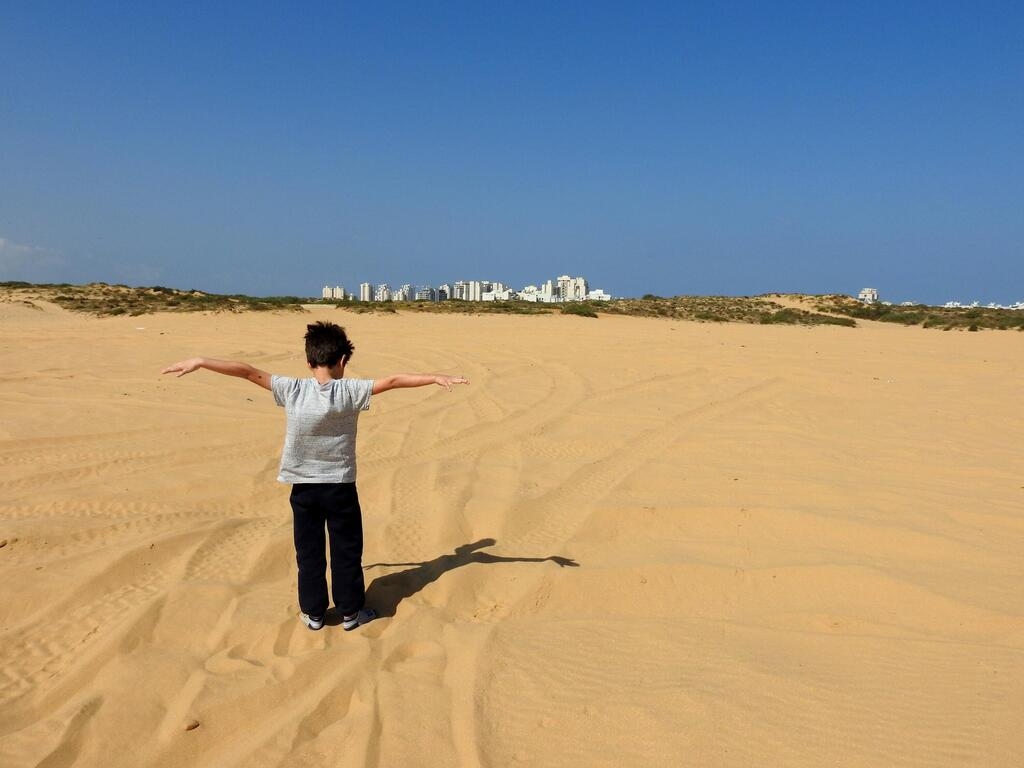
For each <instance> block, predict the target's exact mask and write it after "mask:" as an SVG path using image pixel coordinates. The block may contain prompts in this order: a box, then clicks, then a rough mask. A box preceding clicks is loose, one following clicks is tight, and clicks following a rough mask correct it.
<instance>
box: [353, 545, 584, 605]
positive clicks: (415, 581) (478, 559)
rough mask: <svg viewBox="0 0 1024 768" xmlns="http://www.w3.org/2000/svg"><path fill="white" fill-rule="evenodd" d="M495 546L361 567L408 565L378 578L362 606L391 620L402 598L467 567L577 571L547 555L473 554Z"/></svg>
mask: <svg viewBox="0 0 1024 768" xmlns="http://www.w3.org/2000/svg"><path fill="white" fill-rule="evenodd" d="M496 543H497V542H496V541H495V540H494V539H480V541H476V542H473V543H472V544H463V545H462V546H461V547H456V549H455V552H453V553H452V554H450V555H441V556H440V557H436V558H434V559H433V560H427V561H426V562H422V563H373V564H372V565H367V566H364V567H363V570H369V569H370V568H382V567H394V566H399V565H411V566H413V567H412V568H408V569H407V570H404V571H399V572H398V573H389V574H388V575H387V576H378V577H377V578H376V579H374V580H373V581H372V582H371V583H370V586H369V587H367V589H366V604H367V605H369V606H372V607H373V608H374V610H376V611H377V615H378V616H394V615H395V611H396V610H397V609H398V604H399V603H400V602H402V601H403V600H404V599H405V598H407V597H411V596H412V595H415V594H416V593H417V592H419V591H420V590H421V589H423V588H424V587H425V586H427V584H430V583H431V582H434V581H437V579H438V578H440V576H441V574H442V573H447V572H448V571H451V570H454V569H455V568H461V567H462V566H464V565H469V564H470V563H543V562H547V561H548V560H550V561H551V562H552V563H557V564H558V565H559V566H560V567H562V568H565V567H566V566H569V567H570V568H578V567H579V563H577V562H576V561H575V560H571V559H569V558H568V557H559V556H558V555H551V556H550V557H500V556H498V555H489V554H487V553H486V552H478V551H477V550H479V549H483V548H484V547H492V546H494V545H495V544H496Z"/></svg>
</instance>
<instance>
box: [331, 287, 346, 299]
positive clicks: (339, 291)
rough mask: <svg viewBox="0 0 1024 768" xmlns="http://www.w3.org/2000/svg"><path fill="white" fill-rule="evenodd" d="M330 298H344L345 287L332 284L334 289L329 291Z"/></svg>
mask: <svg viewBox="0 0 1024 768" xmlns="http://www.w3.org/2000/svg"><path fill="white" fill-rule="evenodd" d="M331 298H334V299H342V300H344V298H345V289H344V288H342V287H341V286H340V285H336V286H334V290H333V291H331Z"/></svg>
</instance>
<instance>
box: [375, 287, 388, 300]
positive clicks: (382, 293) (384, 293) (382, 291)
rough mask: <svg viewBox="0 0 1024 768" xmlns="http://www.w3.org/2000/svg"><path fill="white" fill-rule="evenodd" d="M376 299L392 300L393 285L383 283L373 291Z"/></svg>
mask: <svg viewBox="0 0 1024 768" xmlns="http://www.w3.org/2000/svg"><path fill="white" fill-rule="evenodd" d="M373 300H374V301H391V286H390V285H388V284H387V283H381V284H380V285H378V286H377V289H376V290H375V291H374V293H373Z"/></svg>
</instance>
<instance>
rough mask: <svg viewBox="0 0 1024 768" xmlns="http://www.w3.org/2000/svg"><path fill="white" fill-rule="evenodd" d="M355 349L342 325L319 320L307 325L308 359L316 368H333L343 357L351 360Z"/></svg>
mask: <svg viewBox="0 0 1024 768" xmlns="http://www.w3.org/2000/svg"><path fill="white" fill-rule="evenodd" d="M355 351H356V348H355V345H354V344H352V342H351V341H349V340H348V336H347V335H346V334H345V329H344V328H342V327H341V326H340V325H335V324H334V323H328V322H327V321H325V320H319V321H317V322H315V323H310V324H309V325H307V326H306V361H307V362H308V363H309V364H310V365H311V366H313V367H314V368H319V367H320V366H324V367H326V368H333V367H334V366H335V365H337V364H338V362H339V361H340V360H341V358H343V357H344V358H345V359H346V360H351V359H352V353H353V352H355Z"/></svg>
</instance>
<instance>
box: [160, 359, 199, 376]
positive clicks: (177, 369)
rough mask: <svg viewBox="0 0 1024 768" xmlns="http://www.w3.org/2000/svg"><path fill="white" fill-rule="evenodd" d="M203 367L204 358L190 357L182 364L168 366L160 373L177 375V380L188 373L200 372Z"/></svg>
mask: <svg viewBox="0 0 1024 768" xmlns="http://www.w3.org/2000/svg"><path fill="white" fill-rule="evenodd" d="M202 367H203V358H201V357H190V358H189V359H188V360H182V361H181V362H178V363H174V364H173V365H168V366H167V367H166V368H164V369H163V370H162V371H160V373H176V374H178V376H177V378H181V377H182V376H184V375H185V374H186V373H192V372H193V371H198V370H199V369H200V368H202Z"/></svg>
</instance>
